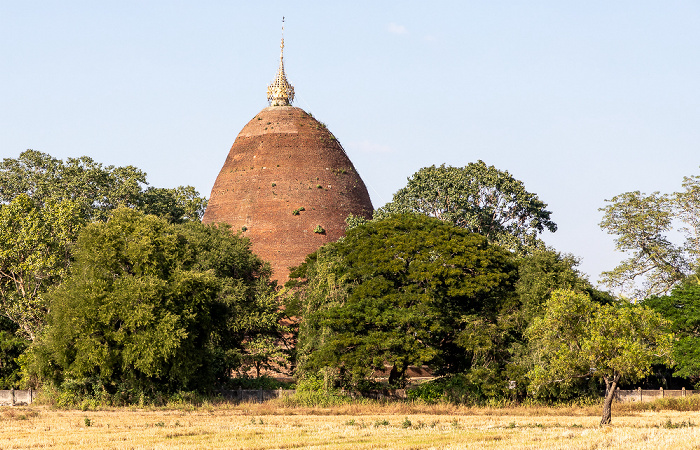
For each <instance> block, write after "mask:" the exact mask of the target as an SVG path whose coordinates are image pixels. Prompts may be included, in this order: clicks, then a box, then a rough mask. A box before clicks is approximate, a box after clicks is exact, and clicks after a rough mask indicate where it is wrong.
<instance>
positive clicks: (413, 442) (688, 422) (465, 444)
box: [0, 402, 700, 450]
mask: <svg viewBox="0 0 700 450" xmlns="http://www.w3.org/2000/svg"><path fill="white" fill-rule="evenodd" d="M598 413H599V408H596V407H590V408H589V407H586V408H534V407H529V408H527V407H520V408H502V409H500V408H499V409H486V408H473V409H471V408H457V407H450V406H444V405H443V406H426V405H410V404H405V403H404V404H388V405H383V406H382V405H374V406H367V405H345V406H338V407H334V408H327V409H321V408H286V407H284V406H282V405H281V404H280V403H275V402H269V403H266V404H240V405H235V406H234V405H221V406H213V405H210V406H204V407H200V408H190V409H189V410H187V409H184V410H182V409H181V410H174V409H150V410H149V409H128V408H121V409H104V410H98V411H80V410H69V411H66V410H57V409H51V408H49V407H45V406H44V407H42V406H36V407H35V406H30V407H27V406H25V407H0V430H2V432H1V433H0V449H3V450H4V449H25V448H52V449H91V450H95V449H131V448H133V449H195V448H196V449H200V448H222V449H223V448H225V449H275V448H279V449H282V448H312V449H339V448H352V449H430V448H435V449H467V448H468V449H504V448H507V449H538V450H545V449H603V448H619V449H655V450H661V449H700V412H697V411H692V412H678V411H663V410H662V411H655V412H649V411H634V410H632V409H630V408H626V407H625V406H624V405H620V406H618V408H617V410H614V411H613V425H612V426H609V427H605V428H599V427H598V426H597V425H598V421H599V420H600V419H599V416H598Z"/></svg>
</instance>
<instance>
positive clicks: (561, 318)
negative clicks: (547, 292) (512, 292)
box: [526, 290, 673, 425]
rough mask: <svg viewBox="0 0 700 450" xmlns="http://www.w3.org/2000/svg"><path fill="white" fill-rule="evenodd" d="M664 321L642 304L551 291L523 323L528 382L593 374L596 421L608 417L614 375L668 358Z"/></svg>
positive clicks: (635, 374) (634, 374)
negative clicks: (599, 408) (599, 394)
mask: <svg viewBox="0 0 700 450" xmlns="http://www.w3.org/2000/svg"><path fill="white" fill-rule="evenodd" d="M667 328H668V322H667V321H666V320H665V319H663V318H662V317H661V316H660V315H659V314H658V313H656V312H654V311H652V310H651V309H649V308H646V307H640V306H632V305H624V306H614V305H600V304H597V303H595V302H593V301H592V300H591V299H590V297H589V296H588V295H587V294H582V293H577V292H574V291H569V290H559V291H555V292H554V293H553V294H552V296H551V297H550V299H549V300H548V301H547V305H546V311H545V314H544V316H543V317H541V318H537V319H535V320H534V321H533V323H532V325H531V326H530V327H529V328H528V330H527V332H526V335H527V337H528V339H529V340H530V344H531V346H532V349H533V355H534V357H535V368H534V369H532V370H531V371H530V372H529V374H528V375H529V377H530V379H531V380H532V385H531V388H534V389H537V388H538V387H539V386H542V385H544V384H547V383H553V382H560V383H571V382H572V381H573V380H574V379H576V378H582V377H586V378H587V377H593V378H598V379H602V380H603V381H605V387H606V394H605V401H604V403H603V416H602V419H601V421H600V424H601V425H606V424H609V423H610V420H611V405H612V401H613V398H614V394H615V389H616V388H617V386H618V384H619V382H620V380H621V379H622V378H623V377H625V378H629V379H639V378H641V377H643V376H645V375H647V374H649V373H650V371H651V366H652V364H653V363H656V362H663V363H669V364H670V363H671V358H670V354H671V348H672V339H673V335H672V334H670V333H668V332H667Z"/></svg>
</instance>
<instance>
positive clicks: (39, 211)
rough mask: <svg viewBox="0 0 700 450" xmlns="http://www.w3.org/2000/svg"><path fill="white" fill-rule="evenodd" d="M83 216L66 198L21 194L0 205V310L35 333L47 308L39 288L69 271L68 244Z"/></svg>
mask: <svg viewBox="0 0 700 450" xmlns="http://www.w3.org/2000/svg"><path fill="white" fill-rule="evenodd" d="M84 223H85V219H84V218H83V216H82V215H81V213H80V208H79V205H78V204H77V203H75V202H73V201H71V200H62V201H55V200H52V199H50V198H49V199H46V201H45V202H44V203H43V204H42V203H39V202H38V201H36V200H34V199H32V198H30V197H29V196H27V195H26V194H20V195H18V196H17V197H14V198H13V199H12V200H11V201H10V202H9V203H7V204H4V205H0V314H2V315H3V316H5V317H7V318H9V319H10V320H12V321H13V322H14V323H15V324H16V325H17V327H19V332H20V333H21V334H22V335H23V336H25V337H28V338H29V339H32V340H33V339H34V337H35V336H36V334H37V333H38V332H39V331H40V330H41V328H42V327H43V324H44V321H45V315H46V312H47V309H48V305H47V302H46V300H45V299H44V294H45V293H46V291H47V290H48V288H49V287H51V286H52V285H54V284H56V283H58V282H59V281H60V280H61V279H63V277H64V276H65V274H66V273H67V271H68V267H69V265H70V262H71V253H72V249H73V244H74V242H75V240H76V238H77V235H78V231H79V230H80V228H81V227H82V226H83V225H84Z"/></svg>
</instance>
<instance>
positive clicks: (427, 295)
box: [290, 214, 515, 386]
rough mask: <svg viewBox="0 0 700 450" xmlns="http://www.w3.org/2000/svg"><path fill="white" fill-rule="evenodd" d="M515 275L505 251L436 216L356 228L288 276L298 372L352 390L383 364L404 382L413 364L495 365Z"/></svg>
mask: <svg viewBox="0 0 700 450" xmlns="http://www.w3.org/2000/svg"><path fill="white" fill-rule="evenodd" d="M514 272H515V271H514V266H513V264H512V263H511V260H510V256H509V254H508V253H506V252H504V251H503V250H501V249H499V248H497V247H494V246H490V245H489V244H488V243H487V242H486V239H485V238H484V237H482V236H479V235H477V234H474V233H470V232H468V231H467V230H464V229H462V228H458V227H455V226H452V225H451V224H448V223H445V222H443V221H440V220H437V219H434V218H429V217H426V216H422V215H412V214H405V215H401V214H397V215H393V216H391V217H389V218H387V219H385V220H381V221H372V222H369V223H367V224H365V225H363V226H360V227H356V228H354V229H352V230H350V231H349V232H348V233H347V235H346V236H345V238H344V239H343V240H341V241H339V242H337V243H334V244H330V245H326V246H324V247H322V249H320V250H319V251H318V252H317V253H315V254H313V255H311V256H310V257H309V258H307V260H306V262H305V263H304V264H303V265H302V266H301V267H300V268H299V269H297V270H296V271H293V272H292V274H291V277H292V278H296V279H297V282H296V283H297V284H296V289H297V294H298V295H297V297H296V298H295V299H294V301H292V302H290V311H294V312H295V313H298V314H299V315H300V316H301V317H302V322H301V324H300V331H299V346H298V349H297V351H298V359H297V363H298V365H299V366H298V367H299V373H317V372H318V371H322V370H330V371H332V372H333V375H334V377H335V378H336V379H337V380H338V381H339V382H340V383H341V384H343V385H345V386H349V385H354V386H356V385H357V384H358V383H359V382H361V381H362V380H365V379H367V378H370V377H371V375H372V372H373V371H375V370H383V369H384V367H385V364H388V365H389V366H392V367H393V370H392V374H391V375H390V380H389V381H390V383H398V384H399V385H400V384H401V383H402V382H403V380H404V379H405V371H406V369H407V368H408V366H409V365H422V364H428V363H431V364H433V365H434V367H436V368H441V369H442V370H444V371H446V372H448V373H450V372H452V373H453V372H455V371H460V370H463V369H464V368H468V367H471V366H472V365H476V364H484V363H487V362H489V361H495V360H496V359H498V348H499V346H498V343H499V342H500V341H502V340H504V339H506V338H507V337H506V336H505V334H506V333H503V330H502V329H500V327H499V318H500V317H501V315H503V314H507V313H508V311H509V310H510V309H511V308H512V307H513V306H514V305H513V303H512V302H513V301H514V296H513V295H512V282H513V278H514V275H515V273H514ZM290 286H292V287H293V286H294V283H292V284H290ZM475 336H476V337H478V339H475ZM494 342H495V344H494Z"/></svg>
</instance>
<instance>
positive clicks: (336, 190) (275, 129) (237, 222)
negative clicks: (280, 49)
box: [202, 106, 373, 283]
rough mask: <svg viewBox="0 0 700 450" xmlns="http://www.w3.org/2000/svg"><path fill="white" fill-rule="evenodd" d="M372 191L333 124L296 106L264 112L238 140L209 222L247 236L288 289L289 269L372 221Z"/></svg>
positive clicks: (219, 184)
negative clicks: (355, 223) (349, 223)
mask: <svg viewBox="0 0 700 450" xmlns="http://www.w3.org/2000/svg"><path fill="white" fill-rule="evenodd" d="M372 211H373V208H372V203H371V201H370V198H369V194H368V193H367V188H366V187H365V184H364V183H363V181H362V179H361V178H360V176H359V175H358V174H357V171H356V170H355V167H354V166H353V164H352V162H350V159H349V158H348V157H347V155H346V154H345V151H344V150H343V148H342V146H341V145H340V143H339V142H338V140H337V139H336V138H335V137H334V136H333V134H332V133H331V132H330V131H328V129H327V128H326V126H325V125H324V124H322V123H321V122H319V121H317V120H316V119H314V118H313V117H312V116H311V115H310V114H307V113H306V112H305V111H304V110H302V109H300V108H296V107H293V106H271V107H268V108H265V109H263V110H262V111H261V112H260V113H259V114H258V115H256V116H255V117H254V118H253V120H251V121H250V122H248V124H247V125H246V126H245V127H243V130H241V132H240V133H239V134H238V137H237V138H236V140H235V142H234V143H233V146H232V147H231V150H230V152H229V154H228V157H227V158H226V162H225V163H224V166H223V168H222V169H221V172H220V173H219V176H218V177H217V179H216V182H215V183H214V188H213V189H212V191H211V196H210V199H209V205H208V206H207V210H206V212H205V214H204V218H203V219H202V221H203V222H204V223H216V222H225V223H228V224H230V225H231V226H232V227H233V229H234V230H243V234H244V235H245V236H247V237H248V238H249V239H250V240H251V243H252V250H253V252H254V253H256V254H257V255H258V256H260V257H261V258H262V259H263V260H265V261H269V262H270V263H271V265H272V270H273V278H274V279H276V280H278V281H280V282H282V283H284V282H285V281H286V280H287V279H288V275H289V271H288V269H289V267H293V266H297V265H299V264H301V263H302V262H303V261H304V259H305V257H306V255H308V254H309V253H313V252H314V251H316V250H317V249H318V248H319V247H321V246H322V245H323V244H326V243H328V242H333V241H336V240H338V238H340V237H341V236H343V235H344V234H345V228H346V223H345V219H346V218H347V217H348V215H350V214H353V215H356V216H363V217H366V218H371V215H372Z"/></svg>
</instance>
